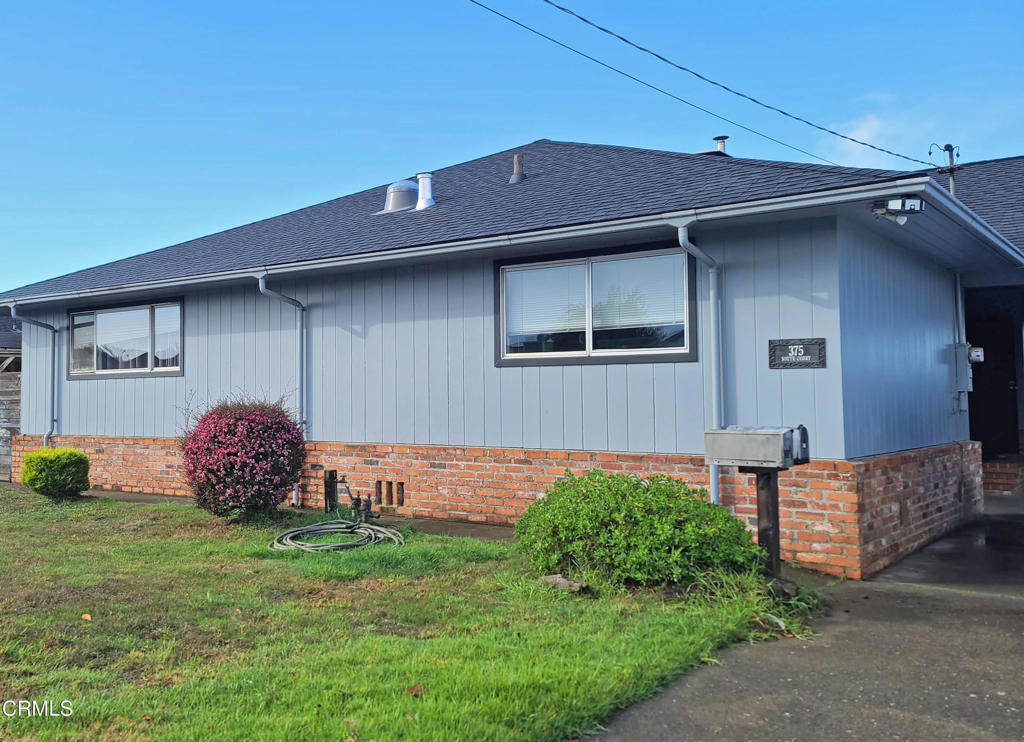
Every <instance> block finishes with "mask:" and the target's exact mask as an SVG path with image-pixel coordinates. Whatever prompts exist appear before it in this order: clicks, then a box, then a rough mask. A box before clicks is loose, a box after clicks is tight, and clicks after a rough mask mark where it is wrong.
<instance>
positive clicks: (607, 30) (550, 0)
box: [470, 0, 931, 166]
mask: <svg viewBox="0 0 1024 742" xmlns="http://www.w3.org/2000/svg"><path fill="white" fill-rule="evenodd" d="M470 2H473V0H470ZM543 2H545V3H547V4H548V5H550V6H551V7H552V8H557V9H558V10H560V11H562V12H563V13H567V14H568V15H571V16H572V17H574V18H577V19H579V20H581V21H583V22H584V23H586V24H587V25H588V26H590V27H592V28H596V29H597V30H598V31H600V32H602V33H605V34H608V35H609V36H612V37H614V38H616V39H618V40H619V41H621V42H623V43H624V44H628V45H629V46H631V47H633V48H634V49H636V50H638V51H641V52H643V53H644V54H650V55H651V56H652V57H654V58H655V59H658V60H660V61H662V62H664V63H665V64H668V65H671V66H672V67H675V68H676V69H677V70H681V71H683V72H686V73H688V74H691V75H693V76H694V77H696V78H697V79H699V80H703V81H704V82H706V83H709V84H711V85H714V86H715V87H718V88H721V89H722V90H725V91H727V92H729V93H732V94H733V95H737V96H739V97H740V98H744V99H746V100H748V101H750V102H751V103H756V104H757V105H759V106H761V107H762V108H767V109H768V110H769V111H775V112H776V113H781V114H782V115H783V116H785V117H787V118H791V119H793V120H794V121H799V122H800V123H802V124H807V125H808V126H810V127H813V128H815V129H817V130H818V131H823V132H825V133H826V134H831V135H832V136H836V137H839V138H840V139H845V140H846V141H848V142H853V143H854V144H859V145H861V146H862V147H869V148H870V149H873V150H875V151H876V152H882V153H884V154H887V155H891V156H893V157H899V158H902V159H904V160H909V161H910V162H917V163H920V164H922V165H929V166H930V165H931V163H928V162H925V161H924V160H919V159H917V158H916V157H910V156H908V155H901V154H900V153H899V152H893V151H892V150H891V149H886V148H885V147H878V146H876V145H874V144H871V143H870V142H864V141H862V140H860V139H855V138H853V137H851V136H847V135H846V134H841V133H839V132H838V131H834V130H833V129H829V128H828V127H827V126H821V125H819V124H816V123H814V122H813V121H808V120H807V119H805V118H801V117H800V116H797V115H795V114H792V113H790V112H789V111H784V110H783V109H781V108H779V107H777V106H773V105H771V104H770V103H765V102H764V101H760V100H758V99H757V98H755V97H753V96H752V95H747V94H746V93H743V92H740V91H739V90H734V89H733V88H730V87H729V86H728V85H725V84H723V83H720V82H718V81H717V80H712V79H711V78H710V77H707V76H705V75H702V74H701V73H699V72H697V71H696V70H692V69H690V68H689V67H686V66H684V65H681V64H679V63H678V62H673V61H672V60H671V59H669V58H668V57H664V56H662V55H661V54H659V53H658V52H656V51H654V50H652V49H648V48H647V47H646V46H641V45H640V44H637V43H636V42H634V41H631V40H630V39H627V38H626V37H625V36H623V35H621V34H618V33H616V32H615V31H612V30H611V29H610V28H605V27H604V26H602V25H600V24H597V23H595V22H594V21H592V20H590V19H589V18H586V17H584V16H582V15H580V14H579V13H577V12H576V11H575V10H573V9H571V8H567V7H565V6H564V5H559V4H558V3H556V2H553V0H543ZM477 4H478V5H479V3H477ZM787 146H788V145H787Z"/></svg>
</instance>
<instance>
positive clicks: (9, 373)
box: [0, 316, 21, 482]
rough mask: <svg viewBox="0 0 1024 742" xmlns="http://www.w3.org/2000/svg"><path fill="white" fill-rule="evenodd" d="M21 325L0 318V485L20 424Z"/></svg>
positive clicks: (8, 473) (4, 479)
mask: <svg viewBox="0 0 1024 742" xmlns="http://www.w3.org/2000/svg"><path fill="white" fill-rule="evenodd" d="M20 373H21V324H20V323H19V322H15V321H14V320H13V319H11V318H10V317H9V316H0V482H8V481H10V479H11V438H12V437H13V436H15V435H17V433H18V425H19V423H20V422H21V410H20V407H19V399H20V397H21V377H20Z"/></svg>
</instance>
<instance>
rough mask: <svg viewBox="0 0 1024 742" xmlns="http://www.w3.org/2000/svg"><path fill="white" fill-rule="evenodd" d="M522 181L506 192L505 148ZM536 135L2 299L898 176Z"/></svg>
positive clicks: (729, 201)
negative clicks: (389, 210) (399, 206)
mask: <svg viewBox="0 0 1024 742" xmlns="http://www.w3.org/2000/svg"><path fill="white" fill-rule="evenodd" d="M514 152H515V153H522V154H523V155H524V156H525V171H526V174H527V178H526V180H525V181H523V182H521V183H518V184H516V185H509V184H508V179H509V175H510V174H511V172H512V153H514ZM908 175H910V173H907V172H903V171H895V170H872V169H865V168H848V167H834V166H828V165H811V164H802V163H789V162H772V161H766V160H750V159H743V158H735V157H711V156H708V155H706V154H681V153H677V152H661V151H656V150H645V149H634V148H630V147H615V146H606V145H593V144H576V143H571V142H552V141H549V140H546V139H541V140H539V141H536V142H533V143H531V144H527V145H525V146H522V147H516V148H514V149H511V150H507V151H505V152H498V153H496V154H493V155H488V156H486V157H481V158H480V159H477V160H471V161H470V162H465V163H462V164H460V165H454V166H452V167H447V168H444V169H441V170H437V171H435V172H434V195H435V198H436V199H437V204H436V205H435V206H432V207H431V208H429V209H426V210H424V211H420V212H416V211H409V212H400V213H394V214H377V213H375V212H378V211H380V209H382V208H383V206H384V191H385V188H386V186H379V187H377V188H371V189H370V190H367V191H362V192H360V193H355V194H352V195H351V196H345V197H343V198H338V199H335V200H333V201H327V202H325V203H322V204H318V205H316V206H310V207H307V208H304V209H299V210H298V211H293V212H290V213H288V214H283V215H281V216H276V217H273V218H271V219H265V220H263V221H259V222H254V223H253V224H247V225H245V226H243V227H237V228H235V229H229V230H227V231H224V232H218V233H217V234H213V235H209V236H208V237H201V238H199V239H196V240H191V241H189V242H183V243H181V244H179V245H174V246H172V247H166V248H163V249H162V250H156V251H154V252H149V253H145V254H142V255H137V256H135V257H131V258H126V259H124V260H119V261H116V262H113V263H108V264H106V265H101V266H98V267H95V268H89V269H87V270H83V271H78V272H76V273H71V274H68V275H66V276H61V277H59V278H53V279H50V280H47V281H42V282H40V283H36V284H31V285H29V286H24V287H22V288H19V289H15V290H12V291H8V292H7V293H5V294H0V301H3V300H8V301H9V300H13V299H17V298H19V297H27V296H39V295H49V294H57V293H61V292H65V291H77V290H86V289H103V288H108V287H113V286H119V285H123V284H131V283H138V282H143V281H153V280H165V279H177V278H186V277H190V276H195V275H200V274H204V273H215V272H220V271H231V270H241V269H248V268H253V269H259V268H260V267H262V266H273V265H279V264H284V263H294V262H300V261H304V260H316V259H322V258H333V257H340V256H345V255H354V254H360V253H373V252H383V251H388V250H395V249H399V248H406V247H416V246H422V245H431V244H435V243H443V242H450V241H455V240H464V239H472V238H480V237H487V236H492V235H500V234H511V233H516V232H526V231H532V230H537V229H544V228H551V227H559V226H567V225H572V224H586V223H590V222H599V221H605V220H610V219H621V218H627V217H634V216H646V215H651V214H658V213H662V212H666V211H676V210H681V209H688V208H700V207H707V206H720V205H725V204H733V203H742V202H745V201H752V200H757V199H764V198H772V197H777V196H787V195H795V194H800V193H809V192H814V191H822V190H829V189H835V188H843V187H847V186H855V185H863V184H868V183H877V182H881V181H885V180H892V179H897V178H902V177H907V176H908Z"/></svg>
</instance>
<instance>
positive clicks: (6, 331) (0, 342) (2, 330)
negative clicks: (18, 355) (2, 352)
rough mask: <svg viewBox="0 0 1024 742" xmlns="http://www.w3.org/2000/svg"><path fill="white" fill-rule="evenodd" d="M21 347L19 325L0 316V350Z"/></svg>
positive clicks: (8, 317) (7, 317)
mask: <svg viewBox="0 0 1024 742" xmlns="http://www.w3.org/2000/svg"><path fill="white" fill-rule="evenodd" d="M20 347H21V323H20V322H15V321H14V320H13V319H11V318H10V316H5V315H0V348H20Z"/></svg>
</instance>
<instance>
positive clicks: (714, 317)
mask: <svg viewBox="0 0 1024 742" xmlns="http://www.w3.org/2000/svg"><path fill="white" fill-rule="evenodd" d="M696 221H697V217H691V218H689V219H687V220H685V221H681V222H673V223H672V226H674V227H676V229H677V233H678V236H679V246H680V247H681V248H683V249H684V250H685V251H686V252H687V253H689V254H690V255H692V256H693V257H694V258H696V259H697V260H699V261H700V262H701V263H703V264H704V265H705V266H707V269H708V278H709V282H708V306H709V308H710V312H709V314H710V317H709V319H710V324H711V429H712V430H718V429H720V428H721V427H722V322H721V297H720V296H719V294H720V291H719V279H720V277H721V269H720V268H719V266H718V263H716V262H715V260H714V258H712V257H711V256H710V255H708V254H707V253H706V252H704V251H703V250H701V249H700V248H699V247H697V246H696V245H694V244H693V243H692V242H690V225H691V224H693V223H694V222H696ZM708 469H709V478H710V480H711V502H713V503H715V504H716V505H717V504H719V500H720V497H719V482H718V464H711V465H710V466H709V467H708Z"/></svg>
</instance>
